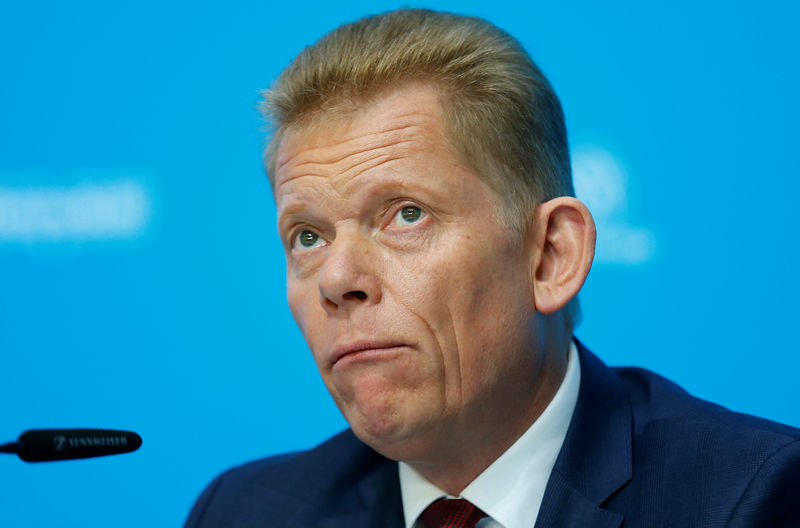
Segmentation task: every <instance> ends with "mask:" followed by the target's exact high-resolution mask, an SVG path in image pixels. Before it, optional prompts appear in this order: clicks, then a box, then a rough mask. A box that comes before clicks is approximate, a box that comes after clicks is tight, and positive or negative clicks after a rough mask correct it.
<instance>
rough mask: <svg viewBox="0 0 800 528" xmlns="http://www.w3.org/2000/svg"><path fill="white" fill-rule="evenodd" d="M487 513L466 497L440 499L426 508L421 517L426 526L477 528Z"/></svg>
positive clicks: (431, 527) (427, 527) (433, 527)
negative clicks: (477, 524)
mask: <svg viewBox="0 0 800 528" xmlns="http://www.w3.org/2000/svg"><path fill="white" fill-rule="evenodd" d="M484 517H486V514H485V513H483V512H482V511H481V510H480V509H478V508H477V507H476V506H475V505H474V504H472V503H471V502H470V501H468V500H466V499H439V500H437V501H435V502H433V503H432V504H431V505H430V506H428V507H427V508H425V511H424V512H422V515H421V516H420V519H422V525H423V526H424V527H425V528H475V524H476V523H477V522H478V521H480V520H481V519H483V518H484Z"/></svg>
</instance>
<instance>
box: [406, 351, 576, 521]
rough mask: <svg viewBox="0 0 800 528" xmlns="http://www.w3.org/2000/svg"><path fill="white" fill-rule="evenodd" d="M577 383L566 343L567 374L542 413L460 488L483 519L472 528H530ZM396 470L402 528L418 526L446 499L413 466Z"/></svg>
mask: <svg viewBox="0 0 800 528" xmlns="http://www.w3.org/2000/svg"><path fill="white" fill-rule="evenodd" d="M580 384H581V372H580V362H579V360H578V350H577V347H576V346H575V343H574V342H573V343H571V346H570V349H569V357H568V359H567V372H566V374H565V375H564V380H563V381H562V382H561V386H559V388H558V391H556V394H555V396H553V399H552V400H551V401H550V403H549V404H548V405H547V408H545V410H544V412H542V414H541V415H540V416H539V418H538V419H537V420H536V421H535V422H534V423H533V425H531V426H530V427H529V428H528V430H527V431H525V432H524V433H523V434H522V436H520V437H519V438H518V439H517V441H516V442H514V444H513V445H512V446H511V447H509V448H508V449H507V450H506V451H505V453H503V454H502V455H500V457H499V458H498V459H497V460H495V461H494V462H492V464H491V465H490V466H489V467H488V468H486V469H485V470H484V471H483V473H481V474H480V475H478V476H477V477H476V478H475V480H473V481H472V482H471V483H470V484H469V485H468V486H467V487H466V488H464V490H463V491H462V492H461V497H460V498H464V499H467V500H468V501H470V502H471V503H473V504H474V505H475V506H477V507H478V508H480V509H481V510H483V511H484V512H485V513H486V514H487V515H488V516H489V517H488V518H485V519H483V520H481V521H480V522H479V523H478V525H477V526H476V528H531V527H532V526H533V525H534V524H536V517H537V516H538V515H539V508H540V506H541V504H542V498H543V497H544V490H545V487H546V486H547V481H548V479H549V478H550V472H551V471H552V470H553V465H555V463H556V458H558V452H559V451H560V450H561V444H563V443H564V438H565V437H566V436H567V429H568V428H569V423H570V420H571V419H572V413H573V411H574V410H575V404H576V403H577V401H578V389H579V387H580ZM399 466H400V468H399V469H400V492H401V495H402V499H403V514H404V515H405V524H406V528H420V527H421V523H419V522H418V518H419V516H420V514H422V512H423V511H424V510H425V508H427V507H428V505H430V504H431V503H432V502H434V501H435V500H437V499H440V498H442V497H451V496H449V495H448V494H447V493H445V492H444V491H442V490H440V489H439V488H438V487H436V486H435V485H434V484H432V483H431V482H429V481H428V480H427V479H426V478H425V477H423V476H422V475H420V474H419V473H418V472H417V471H416V470H415V469H414V468H412V467H411V466H409V465H408V464H406V463H404V462H400V463H399Z"/></svg>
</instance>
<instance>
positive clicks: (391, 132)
mask: <svg viewBox="0 0 800 528" xmlns="http://www.w3.org/2000/svg"><path fill="white" fill-rule="evenodd" d="M423 127H424V125H423V124H421V123H420V124H418V123H404V124H400V125H397V126H394V127H390V128H385V129H381V130H376V131H373V132H369V133H367V134H358V135H353V136H350V137H345V138H344V139H341V140H338V141H332V142H326V143H322V144H316V145H312V146H308V147H306V148H302V147H300V148H299V149H296V150H295V153H294V155H292V156H289V157H284V156H280V157H279V159H278V161H277V163H276V166H275V171H276V172H278V171H279V170H281V169H283V168H284V167H285V166H287V165H292V161H293V160H296V159H297V158H298V157H300V158H306V157H310V158H312V160H313V158H315V157H316V158H318V159H317V160H315V161H299V162H297V163H295V164H294V167H302V166H304V165H307V164H317V163H319V164H330V165H333V164H336V163H338V162H340V161H342V160H343V159H345V158H347V157H348V156H350V155H352V154H359V153H362V152H365V151H368V150H371V149H374V148H381V147H387V146H391V145H392V144H395V143H403V142H407V141H409V140H404V139H403V137H406V136H409V135H412V136H415V135H417V134H416V133H415V129H419V128H423ZM297 134H298V137H299V136H300V135H301V134H302V131H298V133H297ZM319 135H320V133H319V132H318V133H316V134H314V133H313V132H312V133H311V134H309V137H311V138H313V139H314V140H316V139H318V137H319ZM381 136H389V137H388V138H386V139H383V138H382V137H381ZM369 138H377V139H375V141H377V143H378V144H371V145H369V144H368V145H367V146H364V147H363V148H362V147H360V146H359V145H358V143H359V142H360V141H363V140H365V139H369ZM284 141H285V140H284ZM296 141H298V142H299V141H300V140H299V139H297V140H296ZM312 142H313V141H312ZM350 144H355V146H354V147H353V148H352V149H350V148H344V150H345V151H346V152H347V154H344V155H342V156H339V157H327V158H326V156H325V152H326V151H329V150H338V149H340V148H343V147H349V145H350ZM283 146H284V145H282V147H283ZM319 158H321V159H319Z"/></svg>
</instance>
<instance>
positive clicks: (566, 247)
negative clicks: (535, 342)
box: [532, 196, 597, 314]
mask: <svg viewBox="0 0 800 528" xmlns="http://www.w3.org/2000/svg"><path fill="white" fill-rule="evenodd" d="M533 220H534V225H533V236H534V242H535V245H536V251H534V255H535V258H534V262H533V263H532V273H533V293H534V305H535V308H536V311H537V312H540V313H544V314H550V313H554V312H556V311H558V310H560V309H561V308H563V307H564V306H565V305H566V304H567V303H568V302H569V300H570V299H572V298H573V297H575V295H577V293H578V291H579V290H580V289H581V287H582V286H583V283H584V281H585V280H586V276H587V275H588V274H589V268H591V267H592V259H594V243H595V238H596V236H597V231H596V229H595V225H594V219H592V215H591V213H589V209H587V208H586V206H585V205H584V204H583V203H582V202H581V201H580V200H577V199H576V198H572V197H570V196H560V197H558V198H554V199H552V200H550V201H547V202H544V203H542V204H540V205H539V206H538V207H537V208H536V212H535V213H534V219H533Z"/></svg>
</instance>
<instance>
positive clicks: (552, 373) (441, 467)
mask: <svg viewBox="0 0 800 528" xmlns="http://www.w3.org/2000/svg"><path fill="white" fill-rule="evenodd" d="M544 334H546V332H543V335H544ZM556 335H557V336H558V338H556V339H550V338H548V340H547V341H546V342H545V340H544V339H543V338H542V340H541V341H542V342H540V346H539V350H538V353H537V354H533V356H536V357H534V358H533V361H532V362H531V367H532V368H533V372H532V373H531V372H530V370H529V371H528V372H529V374H528V375H527V376H525V377H524V379H523V380H522V381H520V382H519V383H516V384H509V385H508V386H505V387H502V388H501V389H500V390H501V391H502V393H500V394H495V395H494V396H496V397H495V398H494V401H487V402H486V403H487V404H486V405H484V406H482V409H481V411H482V412H480V413H476V414H475V415H472V416H470V417H469V419H468V420H465V423H463V424H461V425H462V427H459V429H460V431H461V433H460V434H458V435H455V436H451V437H449V438H448V440H449V441H448V442H446V445H442V446H440V447H439V449H437V450H436V452H435V453H428V456H426V457H425V459H424V460H406V462H407V463H408V464H409V465H411V466H412V467H413V468H414V469H416V470H417V471H418V472H419V473H420V474H421V475H422V476H424V477H425V478H426V479H428V480H429V481H430V482H431V483H433V484H435V485H436V486H437V487H439V488H440V489H441V490H443V491H444V492H446V493H448V494H450V495H453V496H459V495H460V494H461V492H462V491H463V490H464V488H466V487H467V486H468V485H469V484H470V483H471V482H472V481H473V480H475V478H477V477H478V475H480V474H481V473H482V472H483V471H484V470H485V469H486V468H488V467H489V466H490V465H491V464H492V463H493V462H494V461H495V460H497V458H499V457H500V455H502V454H503V453H504V452H505V451H506V450H507V449H508V448H509V447H511V446H512V445H513V444H514V442H516V441H517V439H519V437H520V436H522V435H523V434H524V433H525V431H527V430H528V428H530V426H531V425H533V423H534V422H535V421H536V420H537V419H538V418H539V416H540V415H541V414H542V412H544V410H545V409H546V408H547V406H548V405H549V404H550V402H551V401H552V399H553V397H554V396H555V394H556V392H557V391H558V388H559V387H560V386H561V383H562V381H563V379H564V374H565V373H566V369H567V359H568V354H569V347H570V339H571V337H570V336H568V335H566V334H565V333H564V332H563V331H562V332H557V333H556ZM552 336H553V334H552V333H551V334H550V336H549V337H552ZM522 395H527V397H523V396H522ZM509 402H511V403H510V404H509Z"/></svg>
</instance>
